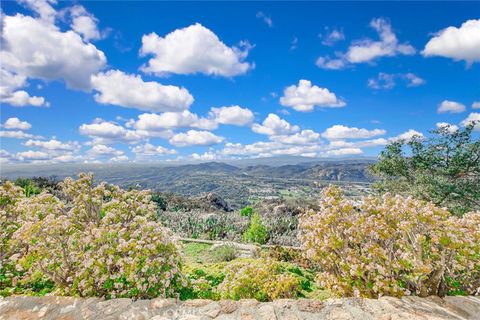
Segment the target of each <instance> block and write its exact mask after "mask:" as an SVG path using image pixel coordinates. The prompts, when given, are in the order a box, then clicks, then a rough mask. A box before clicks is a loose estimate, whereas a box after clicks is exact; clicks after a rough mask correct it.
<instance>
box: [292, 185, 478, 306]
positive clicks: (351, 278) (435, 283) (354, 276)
mask: <svg viewBox="0 0 480 320" xmlns="http://www.w3.org/2000/svg"><path fill="white" fill-rule="evenodd" d="M299 225H300V228H301V231H302V241H303V246H304V248H305V254H306V257H307V258H308V259H309V260H311V261H312V262H314V263H315V264H316V266H317V267H318V269H319V270H320V271H321V272H320V273H319V280H320V284H321V285H323V286H325V287H327V288H329V289H331V290H332V291H333V292H335V293H337V294H339V295H341V296H352V295H353V296H362V297H378V296H382V295H390V296H402V295H404V294H416V295H419V296H428V295H439V296H443V295H445V294H448V293H450V294H451V293H457V294H458V293H463V294H473V293H475V290H477V288H478V287H480V214H479V213H470V214H466V215H465V216H463V217H462V218H458V217H456V216H452V215H451V214H450V213H449V212H448V211H446V210H445V209H442V208H438V207H436V206H435V205H433V204H432V203H426V202H423V201H418V200H415V199H413V198H411V197H408V198H405V197H402V196H391V195H390V194H385V195H384V196H383V197H381V198H379V197H366V198H364V199H363V200H362V201H361V202H360V203H359V204H358V205H355V204H354V203H353V202H352V201H351V200H347V199H344V198H343V195H342V193H341V191H340V189H338V188H335V187H329V188H327V189H326V190H324V192H323V194H322V198H321V200H320V209H319V210H318V211H313V210H312V211H309V212H307V213H306V214H304V215H303V216H302V217H301V219H300V224H299Z"/></svg>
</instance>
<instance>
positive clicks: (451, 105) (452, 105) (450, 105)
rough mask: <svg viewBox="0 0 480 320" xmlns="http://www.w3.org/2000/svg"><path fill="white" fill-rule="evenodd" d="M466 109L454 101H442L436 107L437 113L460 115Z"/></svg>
mask: <svg viewBox="0 0 480 320" xmlns="http://www.w3.org/2000/svg"><path fill="white" fill-rule="evenodd" d="M465 110H467V108H466V107H465V105H464V104H462V103H460V102H456V101H450V100H443V101H442V103H440V105H439V106H438V109H437V112H438V113H447V112H448V113H462V112H464V111H465Z"/></svg>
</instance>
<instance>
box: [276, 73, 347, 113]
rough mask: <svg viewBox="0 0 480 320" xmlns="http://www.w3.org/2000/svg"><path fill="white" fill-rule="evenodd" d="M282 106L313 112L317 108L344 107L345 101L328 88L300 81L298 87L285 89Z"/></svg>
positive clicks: (281, 99)
mask: <svg viewBox="0 0 480 320" xmlns="http://www.w3.org/2000/svg"><path fill="white" fill-rule="evenodd" d="M280 104H281V105H282V106H285V107H291V108H293V109H294V110H297V111H301V112H308V111H312V110H313V109H314V107H315V106H318V107H326V108H338V107H344V106H345V105H346V104H345V102H344V101H343V100H341V99H338V98H337V96H336V95H335V94H334V93H333V92H330V91H329V90H328V89H326V88H320V87H318V86H316V85H312V82H310V81H309V80H300V81H299V82H298V85H291V86H288V87H286V88H285V90H284V91H283V96H282V97H281V98H280Z"/></svg>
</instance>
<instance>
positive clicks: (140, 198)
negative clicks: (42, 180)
mask: <svg viewBox="0 0 480 320" xmlns="http://www.w3.org/2000/svg"><path fill="white" fill-rule="evenodd" d="M60 189H61V191H62V200H60V199H59V198H58V197H56V196H54V195H52V194H50V193H48V192H46V191H44V192H42V193H40V194H38V195H33V194H29V195H31V196H30V197H27V196H26V195H25V192H24V190H23V189H21V188H19V187H16V186H14V185H13V184H11V183H9V182H6V183H4V184H3V185H2V186H1V187H0V206H1V210H0V214H1V220H0V221H1V224H2V225H1V227H2V228H1V230H2V231H1V232H2V234H1V236H2V244H1V248H0V258H1V260H0V269H2V273H3V277H4V278H5V279H6V278H9V280H8V281H6V280H5V281H4V283H5V285H8V284H10V285H14V284H16V283H19V284H22V283H29V282H32V281H38V279H43V280H48V281H51V282H53V284H54V287H55V290H56V292H57V293H60V294H69V295H79V296H100V297H135V298H148V297H158V296H169V295H171V294H172V293H173V291H174V289H175V288H176V287H177V286H178V285H179V284H180V281H181V275H180V268H181V258H180V255H179V251H178V248H177V245H176V243H175V242H174V241H173V233H172V232H171V231H170V230H168V229H166V228H164V227H162V226H161V225H160V224H159V223H158V222H157V221H156V217H155V216H156V210H155V209H156V207H155V204H154V203H153V202H152V201H151V196H150V193H149V192H148V191H137V190H131V191H124V190H122V189H120V188H118V187H116V186H107V185H105V184H100V185H97V186H95V185H94V183H93V176H92V175H88V174H80V178H79V179H78V180H73V179H70V178H67V179H65V181H64V182H63V183H61V184H60ZM12 266H14V268H13V269H12ZM12 270H14V271H15V272H13V271H12ZM1 289H5V288H1ZM12 290H15V288H12Z"/></svg>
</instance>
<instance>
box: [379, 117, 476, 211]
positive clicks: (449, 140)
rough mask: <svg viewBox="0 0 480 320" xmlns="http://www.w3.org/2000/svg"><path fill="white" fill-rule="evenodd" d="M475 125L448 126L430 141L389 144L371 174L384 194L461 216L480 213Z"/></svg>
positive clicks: (435, 134) (416, 139)
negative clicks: (410, 199)
mask: <svg viewBox="0 0 480 320" xmlns="http://www.w3.org/2000/svg"><path fill="white" fill-rule="evenodd" d="M473 130H474V124H471V125H470V126H467V127H466V128H459V129H457V128H454V127H451V126H449V125H445V126H442V127H440V128H439V129H437V130H434V131H433V132H432V133H433V136H432V137H431V138H428V139H423V138H420V137H416V138H414V139H411V140H408V141H405V140H399V141H395V142H392V143H391V144H389V145H388V146H387V147H386V148H385V150H384V151H382V152H381V154H380V160H379V161H378V163H376V164H375V165H373V166H372V172H373V173H374V174H375V175H377V176H379V177H380V181H379V182H377V183H376V184H375V186H376V188H377V189H378V190H379V191H380V192H381V193H384V192H391V193H394V194H404V195H412V196H414V197H415V198H417V199H421V200H426V201H431V202H433V203H434V204H436V205H438V206H442V207H447V208H448V209H449V210H450V211H451V212H453V213H455V214H458V215H461V214H464V213H465V212H469V211H478V210H480V187H479V186H480V140H479V139H478V137H477V138H475V136H474V132H473Z"/></svg>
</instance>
